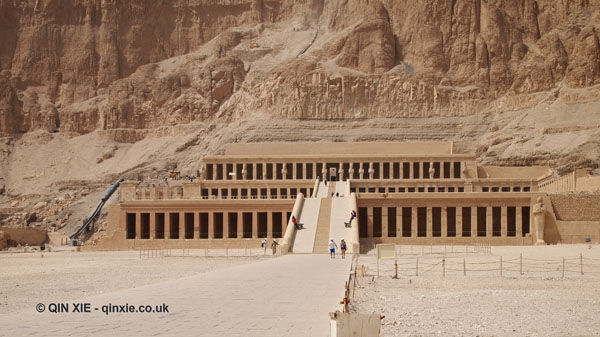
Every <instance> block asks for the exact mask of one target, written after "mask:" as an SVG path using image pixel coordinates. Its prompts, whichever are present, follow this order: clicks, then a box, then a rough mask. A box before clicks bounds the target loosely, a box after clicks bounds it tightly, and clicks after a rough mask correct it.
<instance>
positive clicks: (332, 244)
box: [329, 238, 348, 259]
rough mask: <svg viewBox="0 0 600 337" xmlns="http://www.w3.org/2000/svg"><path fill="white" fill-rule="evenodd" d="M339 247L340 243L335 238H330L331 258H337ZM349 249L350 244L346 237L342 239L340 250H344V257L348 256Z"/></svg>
mask: <svg viewBox="0 0 600 337" xmlns="http://www.w3.org/2000/svg"><path fill="white" fill-rule="evenodd" d="M337 248H338V245H337V244H336V243H335V241H333V239H330V240H329V258H331V259H335V250H336V249H337ZM347 249H348V245H347V244H346V240H344V238H341V239H340V250H341V251H342V259H345V258H346V250H347Z"/></svg>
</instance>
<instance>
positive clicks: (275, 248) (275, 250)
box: [271, 240, 279, 255]
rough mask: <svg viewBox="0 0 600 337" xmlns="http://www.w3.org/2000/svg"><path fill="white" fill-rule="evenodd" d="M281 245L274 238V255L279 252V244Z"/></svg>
mask: <svg viewBox="0 0 600 337" xmlns="http://www.w3.org/2000/svg"><path fill="white" fill-rule="evenodd" d="M278 245H279V243H277V241H275V240H273V243H271V249H272V250H273V255H275V254H276V253H277V246H278Z"/></svg>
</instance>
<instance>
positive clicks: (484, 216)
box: [358, 202, 532, 239]
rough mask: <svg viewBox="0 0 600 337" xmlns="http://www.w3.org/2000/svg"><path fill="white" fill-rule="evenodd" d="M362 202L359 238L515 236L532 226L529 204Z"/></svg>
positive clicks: (529, 230)
mask: <svg viewBox="0 0 600 337" xmlns="http://www.w3.org/2000/svg"><path fill="white" fill-rule="evenodd" d="M362 204H363V205H361V204H360V203H359V206H358V220H359V221H358V222H359V226H360V227H359V234H360V237H361V238H399V239H402V238H432V237H440V238H451V237H455V238H461V237H463V238H492V237H498V238H510V237H515V238H516V237H524V236H527V235H528V234H529V233H530V232H531V227H532V224H531V216H530V211H531V208H530V206H529V205H527V206H523V205H512V206H511V205H508V206H482V205H477V204H472V205H461V206H431V205H427V203H424V202H422V203H421V204H419V203H418V202H415V203H411V204H407V205H405V206H386V205H382V206H365V205H364V203H362ZM367 204H368V203H367Z"/></svg>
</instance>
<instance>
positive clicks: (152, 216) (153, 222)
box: [150, 212, 156, 239]
mask: <svg viewBox="0 0 600 337" xmlns="http://www.w3.org/2000/svg"><path fill="white" fill-rule="evenodd" d="M155 236H156V212H150V239H154V237H155Z"/></svg>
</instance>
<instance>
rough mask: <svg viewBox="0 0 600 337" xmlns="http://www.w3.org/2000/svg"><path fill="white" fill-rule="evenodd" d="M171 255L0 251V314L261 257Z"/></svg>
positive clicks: (134, 286) (229, 265)
mask: <svg viewBox="0 0 600 337" xmlns="http://www.w3.org/2000/svg"><path fill="white" fill-rule="evenodd" d="M254 253H256V252H254ZM171 254H172V255H171V256H169V257H163V258H159V257H153V258H143V259H140V257H139V253H138V252H134V251H123V252H52V253H44V257H43V258H42V257H41V255H40V253H39V252H38V253H0V315H2V314H7V313H11V312H16V311H21V310H27V309H31V308H34V307H35V304H37V303H39V302H42V303H49V302H63V301H66V300H72V299H78V298H81V297H84V296H91V295H96V294H102V293H106V292H112V291H116V290H121V289H127V288H136V287H139V286H142V285H147V284H152V283H158V282H163V281H167V280H173V279H177V278H183V277H187V276H192V275H195V274H198V273H204V272H208V271H212V270H216V269H221V268H227V267H231V266H236V265H240V264H247V263H253V262H257V261H260V260H261V259H262V258H263V257H241V256H236V257H229V258H225V257H217V256H215V255H220V254H218V252H217V251H211V255H212V256H211V257H204V250H201V251H194V250H192V251H189V256H185V257H183V256H181V255H182V250H181V249H179V250H175V249H174V250H172V251H171ZM187 254H188V251H186V255H187ZM223 255H224V254H223ZM267 258H270V257H267Z"/></svg>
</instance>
